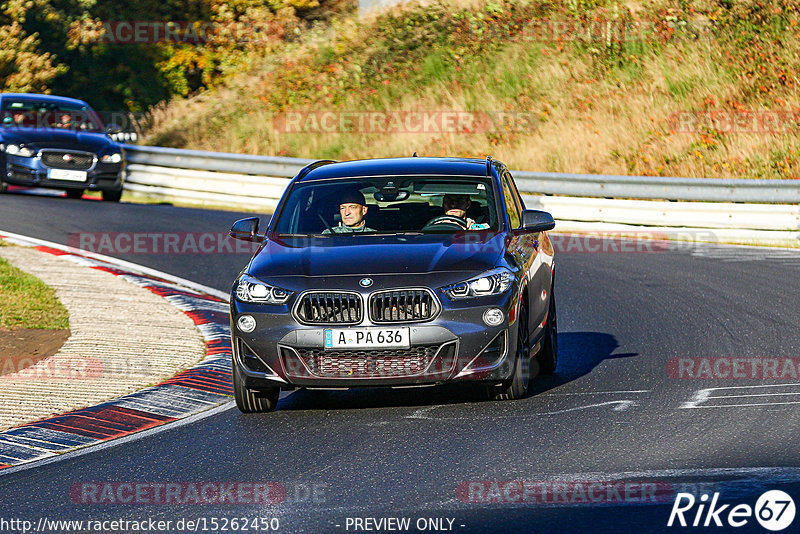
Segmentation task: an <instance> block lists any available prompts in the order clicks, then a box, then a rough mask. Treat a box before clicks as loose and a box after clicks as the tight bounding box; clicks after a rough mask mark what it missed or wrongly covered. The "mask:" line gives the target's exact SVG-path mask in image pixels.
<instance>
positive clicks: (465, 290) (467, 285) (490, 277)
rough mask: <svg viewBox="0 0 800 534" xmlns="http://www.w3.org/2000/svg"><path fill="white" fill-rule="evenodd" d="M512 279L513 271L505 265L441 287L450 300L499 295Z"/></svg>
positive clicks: (509, 285)
mask: <svg viewBox="0 0 800 534" xmlns="http://www.w3.org/2000/svg"><path fill="white" fill-rule="evenodd" d="M513 281H514V273H512V272H511V271H509V270H508V269H506V268H505V267H498V268H496V269H492V270H491V271H487V272H485V273H483V274H481V275H479V276H476V277H475V278H471V279H469V280H466V281H464V282H459V283H457V284H453V285H451V286H447V287H444V288H442V291H444V294H445V295H447V296H448V297H449V298H450V299H451V300H458V299H468V298H473V297H485V296H487V295H500V294H501V293H505V292H506V291H508V288H509V287H511V284H512V282H513Z"/></svg>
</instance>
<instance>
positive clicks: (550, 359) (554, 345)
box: [536, 287, 558, 375]
mask: <svg viewBox="0 0 800 534" xmlns="http://www.w3.org/2000/svg"><path fill="white" fill-rule="evenodd" d="M553 289H554V288H553V287H551V288H550V306H549V307H548V308H547V325H546V328H547V329H546V330H545V333H544V338H543V340H542V348H541V350H539V353H538V354H537V355H536V361H538V362H539V374H542V375H552V374H553V373H555V372H556V366H557V365H558V316H557V314H556V293H555V291H553Z"/></svg>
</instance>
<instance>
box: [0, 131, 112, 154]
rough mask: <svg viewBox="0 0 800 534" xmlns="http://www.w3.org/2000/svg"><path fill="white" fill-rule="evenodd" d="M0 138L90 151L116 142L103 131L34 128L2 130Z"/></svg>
mask: <svg viewBox="0 0 800 534" xmlns="http://www.w3.org/2000/svg"><path fill="white" fill-rule="evenodd" d="M0 140H1V141H2V142H3V143H5V144H15V145H19V144H24V145H25V146H27V147H30V148H65V149H68V148H71V149H75V150H86V151H88V152H98V151H100V150H102V149H105V148H106V147H108V145H111V144H114V142H113V141H111V140H110V139H109V138H108V136H106V135H105V134H102V133H88V132H76V131H73V130H57V129H42V130H40V129H33V128H13V129H3V130H0Z"/></svg>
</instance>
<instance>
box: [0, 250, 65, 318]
mask: <svg viewBox="0 0 800 534" xmlns="http://www.w3.org/2000/svg"><path fill="white" fill-rule="evenodd" d="M0 245H3V244H2V242H0ZM23 328H30V329H54V330H61V329H66V328H69V314H68V313H67V310H66V308H64V306H63V305H62V304H61V302H60V301H59V300H58V298H57V297H56V293H55V290H53V289H52V288H51V287H49V286H47V285H45V284H44V283H43V282H42V281H41V280H39V279H38V278H36V277H35V276H32V275H30V274H28V273H25V272H23V271H21V270H19V269H17V268H16V267H14V266H13V265H11V264H10V263H9V262H8V261H6V260H5V259H3V258H0V329H4V330H17V329H23Z"/></svg>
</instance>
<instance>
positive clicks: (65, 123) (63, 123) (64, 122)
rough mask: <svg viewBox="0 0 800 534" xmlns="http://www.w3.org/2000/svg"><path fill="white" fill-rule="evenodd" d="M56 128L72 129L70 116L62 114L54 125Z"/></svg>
mask: <svg viewBox="0 0 800 534" xmlns="http://www.w3.org/2000/svg"><path fill="white" fill-rule="evenodd" d="M55 127H56V128H72V115H70V114H69V113H62V114H61V115H59V121H58V122H57V123H56V124H55Z"/></svg>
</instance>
